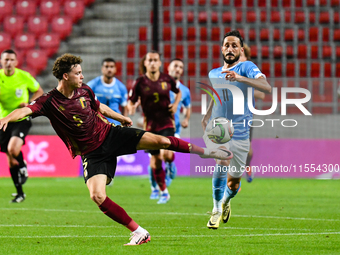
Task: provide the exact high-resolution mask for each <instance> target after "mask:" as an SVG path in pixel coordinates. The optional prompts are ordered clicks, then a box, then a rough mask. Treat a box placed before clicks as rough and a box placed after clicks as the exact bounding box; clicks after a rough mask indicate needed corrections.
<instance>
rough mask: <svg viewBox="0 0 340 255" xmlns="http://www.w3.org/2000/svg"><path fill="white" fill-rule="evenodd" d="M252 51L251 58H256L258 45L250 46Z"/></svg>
mask: <svg viewBox="0 0 340 255" xmlns="http://www.w3.org/2000/svg"><path fill="white" fill-rule="evenodd" d="M250 52H251V58H252V59H256V58H257V53H258V52H257V46H256V45H252V46H250Z"/></svg>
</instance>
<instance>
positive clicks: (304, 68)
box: [299, 63, 307, 77]
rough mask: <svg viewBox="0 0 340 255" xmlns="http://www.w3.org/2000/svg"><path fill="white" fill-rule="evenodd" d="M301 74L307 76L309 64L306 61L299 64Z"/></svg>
mask: <svg viewBox="0 0 340 255" xmlns="http://www.w3.org/2000/svg"><path fill="white" fill-rule="evenodd" d="M299 76H300V77H307V64H306V63H300V64H299Z"/></svg>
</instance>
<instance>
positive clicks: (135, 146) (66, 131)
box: [0, 54, 232, 245]
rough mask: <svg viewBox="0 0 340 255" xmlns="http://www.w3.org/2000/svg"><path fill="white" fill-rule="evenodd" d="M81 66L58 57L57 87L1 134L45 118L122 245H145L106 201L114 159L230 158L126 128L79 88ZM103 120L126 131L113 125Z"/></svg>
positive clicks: (0, 122)
mask: <svg viewBox="0 0 340 255" xmlns="http://www.w3.org/2000/svg"><path fill="white" fill-rule="evenodd" d="M81 62H82V60H81V58H80V57H76V56H74V55H71V54H64V55H62V56H61V57H59V58H58V59H57V60H56V61H55V63H54V66H53V75H54V76H55V77H56V78H57V79H58V85H57V87H56V88H54V89H53V90H51V91H50V92H48V93H47V94H44V95H42V96H41V97H39V98H38V99H36V100H35V101H33V102H32V103H31V104H30V105H28V106H26V107H23V108H20V109H16V110H14V111H13V112H12V113H10V114H9V115H7V116H6V117H5V118H3V119H0V129H3V130H6V128H7V125H8V122H13V121H16V120H19V119H21V118H24V117H26V116H32V117H38V116H46V117H47V118H49V120H50V122H51V125H52V127H53V128H54V130H55V131H56V133H57V134H58V136H59V137H60V138H61V139H62V140H63V142H64V143H65V145H66V146H67V148H68V149H69V151H70V153H71V155H72V157H75V156H76V155H81V157H82V160H83V166H84V179H85V183H86V185H87V187H88V189H89V192H90V197H91V199H92V200H93V201H94V202H95V203H96V204H97V205H98V207H99V209H100V210H101V211H102V212H103V213H104V214H106V215H107V216H108V217H110V218H111V219H112V220H114V221H116V222H118V223H120V224H122V225H124V226H125V227H127V228H128V229H129V230H130V231H131V232H132V233H131V238H130V242H129V243H128V244H127V245H139V244H142V243H147V242H149V241H150V240H151V238H150V234H149V233H148V231H146V230H145V229H143V228H142V227H140V226H139V225H138V224H137V223H136V222H135V221H134V220H133V219H131V218H130V217H129V215H128V214H127V213H126V212H125V210H124V209H123V208H122V207H120V206H119V205H118V204H116V203H115V202H113V201H112V200H111V199H110V198H108V197H107V196H106V190H105V188H106V185H107V184H108V183H110V182H111V181H112V179H113V177H114V174H115V170H116V164H117V156H120V155H124V154H131V153H135V152H136V151H137V150H143V149H165V148H167V149H169V150H175V151H179V152H184V153H194V154H198V155H200V156H201V157H202V158H208V157H209V158H211V157H213V158H220V159H229V158H231V157H232V154H231V153H230V152H229V151H226V150H209V149H207V148H201V147H198V146H196V145H194V144H189V143H187V142H185V141H182V140H180V139H177V138H174V137H164V136H159V135H154V134H152V133H150V132H145V131H144V130H140V129H135V128H128V127H129V126H131V125H132V121H131V119H130V118H128V117H125V116H123V115H120V114H118V113H116V112H114V111H113V110H111V109H110V108H109V107H108V106H106V105H105V104H101V103H100V102H99V101H98V100H97V99H96V97H95V95H94V93H93V91H92V90H91V89H90V87H88V86H87V85H86V84H83V79H84V76H83V74H82V69H81V66H80V63H81ZM104 116H106V117H109V118H112V119H115V120H117V121H119V122H120V123H122V125H124V126H128V127H122V126H115V125H113V124H111V123H109V122H108V121H107V119H106V118H105V117H104Z"/></svg>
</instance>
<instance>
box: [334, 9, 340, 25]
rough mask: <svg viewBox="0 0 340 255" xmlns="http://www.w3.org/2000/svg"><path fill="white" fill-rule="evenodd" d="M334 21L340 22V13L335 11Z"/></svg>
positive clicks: (335, 22)
mask: <svg viewBox="0 0 340 255" xmlns="http://www.w3.org/2000/svg"><path fill="white" fill-rule="evenodd" d="M333 23H334V24H339V23H340V13H339V12H337V11H335V12H334V16H333Z"/></svg>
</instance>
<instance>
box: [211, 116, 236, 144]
mask: <svg viewBox="0 0 340 255" xmlns="http://www.w3.org/2000/svg"><path fill="white" fill-rule="evenodd" d="M205 131H206V134H207V136H208V138H209V139H210V141H212V142H213V143H217V144H222V143H226V142H229V141H230V139H231V138H232V137H233V134H234V126H233V124H232V122H231V121H230V120H228V119H227V118H224V117H217V118H214V119H212V120H211V121H210V122H209V123H208V125H207V127H206V129H205Z"/></svg>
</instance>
